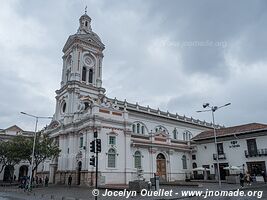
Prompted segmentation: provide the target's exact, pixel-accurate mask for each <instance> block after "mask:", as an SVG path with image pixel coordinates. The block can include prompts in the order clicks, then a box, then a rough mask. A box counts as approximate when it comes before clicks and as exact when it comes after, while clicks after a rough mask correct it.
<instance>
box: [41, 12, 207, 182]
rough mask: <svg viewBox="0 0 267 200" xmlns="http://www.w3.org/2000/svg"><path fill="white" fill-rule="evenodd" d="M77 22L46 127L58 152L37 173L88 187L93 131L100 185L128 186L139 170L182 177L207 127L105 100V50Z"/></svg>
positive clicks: (83, 21) (84, 23) (84, 22)
mask: <svg viewBox="0 0 267 200" xmlns="http://www.w3.org/2000/svg"><path fill="white" fill-rule="evenodd" d="M79 23H80V26H79V28H78V31H77V33H76V34H74V35H71V36H69V38H68V40H67V42H66V44H65V46H64V48H63V53H64V55H63V68H62V79H61V87H60V89H59V90H57V91H56V111H55V114H54V118H53V120H52V122H51V124H50V125H49V126H48V127H47V129H46V133H47V134H49V135H50V136H51V137H53V138H55V140H56V141H57V142H58V145H59V147H60V149H61V154H60V156H59V157H58V158H57V159H55V160H53V161H51V162H49V163H48V164H46V165H45V166H44V167H42V166H40V169H39V172H40V173H41V172H42V173H49V176H50V182H54V183H66V182H67V181H66V180H67V177H68V176H69V175H70V174H71V175H72V177H73V182H74V183H76V184H87V185H92V184H93V181H94V178H95V174H94V170H95V169H94V167H92V166H90V165H89V159H90V157H91V156H92V155H93V154H92V153H90V149H89V146H90V142H91V141H92V140H93V139H94V138H93V132H94V131H95V130H97V132H98V136H99V138H100V139H101V141H102V152H101V154H100V163H99V171H100V178H101V183H102V184H103V183H105V184H109V183H112V184H128V182H129V181H131V180H136V179H137V176H138V173H137V172H138V171H139V169H141V170H142V174H143V176H144V178H145V179H146V180H148V179H149V178H150V177H153V174H154V173H158V174H159V175H160V177H161V179H162V180H165V181H173V180H181V179H185V177H186V174H190V172H191V166H192V163H191V152H192V148H191V144H190V139H191V138H192V137H194V136H196V135H197V134H198V133H200V132H202V131H204V130H209V129H211V124H208V123H206V122H203V121H200V120H196V119H193V118H188V117H186V116H180V115H178V114H171V113H169V112H163V111H161V110H159V109H153V108H150V107H149V106H147V107H144V106H141V105H139V104H137V103H136V104H132V103H129V102H127V101H126V100H124V101H121V100H118V99H116V98H115V99H110V98H109V97H107V96H106V95H105V89H104V88H103V87H102V70H103V69H104V68H105V67H104V66H102V61H103V57H104V55H103V50H104V48H105V46H104V44H103V43H102V41H101V39H100V38H99V36H98V35H97V34H96V33H94V32H93V31H92V27H91V18H90V17H89V16H88V15H87V14H84V15H82V16H81V17H80V19H79ZM111 67H112V66H111ZM41 168H42V170H43V171H42V170H41Z"/></svg>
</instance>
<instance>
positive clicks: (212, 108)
mask: <svg viewBox="0 0 267 200" xmlns="http://www.w3.org/2000/svg"><path fill="white" fill-rule="evenodd" d="M229 105H231V103H227V104H225V105H223V106H210V104H209V103H204V104H203V108H204V109H205V108H209V109H208V110H199V111H197V112H211V113H212V123H213V134H214V145H215V151H216V152H215V155H216V165H217V173H218V182H219V187H220V188H221V186H222V182H221V175H220V166H219V153H218V146H217V136H216V127H215V119H214V113H215V111H216V110H218V109H220V108H223V107H226V106H229Z"/></svg>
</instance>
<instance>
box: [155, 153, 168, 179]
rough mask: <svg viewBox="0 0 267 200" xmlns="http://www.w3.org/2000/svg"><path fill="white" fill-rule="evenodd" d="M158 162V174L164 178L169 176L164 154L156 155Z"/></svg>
mask: <svg viewBox="0 0 267 200" xmlns="http://www.w3.org/2000/svg"><path fill="white" fill-rule="evenodd" d="M156 162H157V174H158V175H159V176H160V177H161V178H162V179H164V180H166V178H167V171H166V169H167V167H166V158H165V156H164V154H162V153H159V154H158V155H157V157H156Z"/></svg>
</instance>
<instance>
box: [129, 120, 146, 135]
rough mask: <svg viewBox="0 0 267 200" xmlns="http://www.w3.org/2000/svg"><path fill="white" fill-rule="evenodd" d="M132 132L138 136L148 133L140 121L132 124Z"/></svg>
mask: <svg viewBox="0 0 267 200" xmlns="http://www.w3.org/2000/svg"><path fill="white" fill-rule="evenodd" d="M132 131H133V133H138V134H146V133H148V129H147V127H146V125H145V124H144V123H143V122H140V121H135V122H133V124H132Z"/></svg>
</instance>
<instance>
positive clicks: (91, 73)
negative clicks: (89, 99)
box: [89, 69, 93, 83]
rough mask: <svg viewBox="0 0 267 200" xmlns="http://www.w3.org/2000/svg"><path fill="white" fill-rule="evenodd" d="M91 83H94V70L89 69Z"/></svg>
mask: <svg viewBox="0 0 267 200" xmlns="http://www.w3.org/2000/svg"><path fill="white" fill-rule="evenodd" d="M89 83H93V70H92V69H90V70H89Z"/></svg>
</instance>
